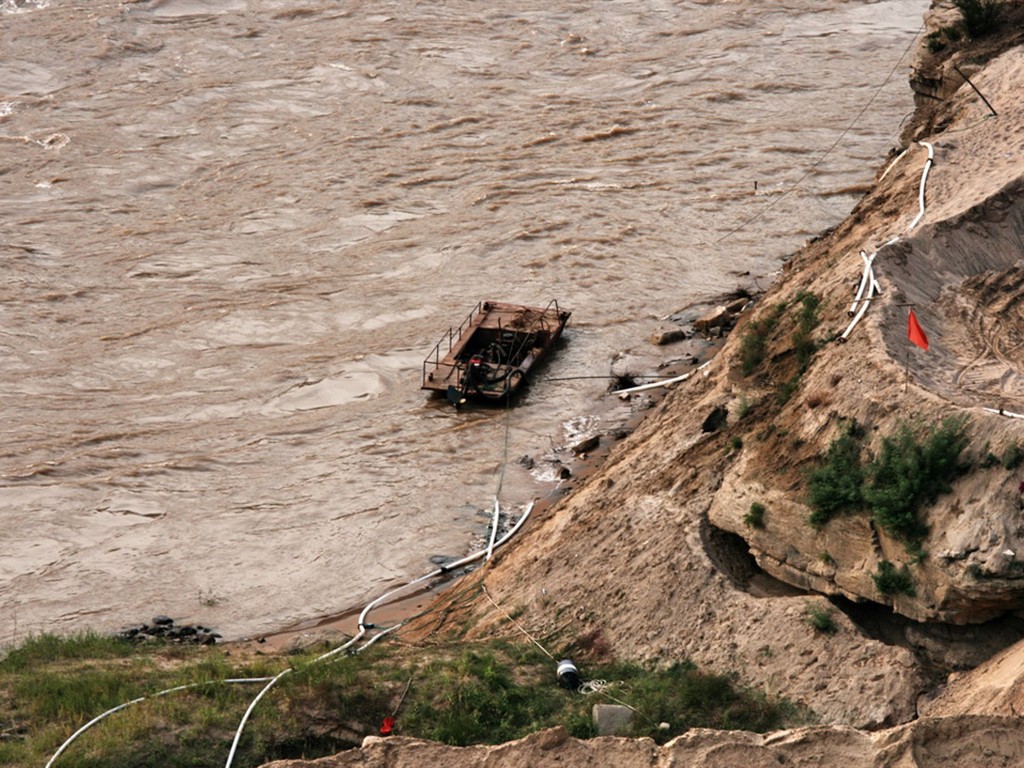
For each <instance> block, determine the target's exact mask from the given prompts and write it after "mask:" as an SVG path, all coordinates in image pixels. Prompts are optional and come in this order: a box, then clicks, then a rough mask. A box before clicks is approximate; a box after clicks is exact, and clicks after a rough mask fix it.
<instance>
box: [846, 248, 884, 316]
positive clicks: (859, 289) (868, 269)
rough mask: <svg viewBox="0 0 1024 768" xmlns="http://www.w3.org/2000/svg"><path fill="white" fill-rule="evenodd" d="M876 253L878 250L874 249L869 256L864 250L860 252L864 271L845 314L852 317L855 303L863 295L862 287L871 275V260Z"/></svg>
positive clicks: (854, 311) (854, 312) (866, 283)
mask: <svg viewBox="0 0 1024 768" xmlns="http://www.w3.org/2000/svg"><path fill="white" fill-rule="evenodd" d="M877 255H878V251H875V252H874V253H872V254H871V255H870V256H868V255H867V253H866V252H865V251H861V252H860V257H861V258H862V259H863V260H864V271H863V272H862V273H861V275H860V285H858V286H857V293H856V294H855V295H854V297H853V303H852V304H851V305H850V309H849V310H847V314H848V315H849V316H850V317H853V316H854V315H855V314H856V313H857V303H858V302H859V301H860V300H861V297H862V296H863V295H864V289H865V288H866V287H867V285H868V278H869V277H870V275H871V262H873V261H874V260H875V256H877Z"/></svg>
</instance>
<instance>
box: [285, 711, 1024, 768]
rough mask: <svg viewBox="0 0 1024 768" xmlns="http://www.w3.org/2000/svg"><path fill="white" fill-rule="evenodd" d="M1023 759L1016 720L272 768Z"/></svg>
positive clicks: (862, 766) (556, 742)
mask: <svg viewBox="0 0 1024 768" xmlns="http://www.w3.org/2000/svg"><path fill="white" fill-rule="evenodd" d="M1022 761H1024V722H1022V721H1021V720H1020V719H1019V718H1015V717H991V716H960V717H950V718H926V719H923V720H919V721H918V722H916V723H913V724H911V725H908V726H904V727H901V728H896V729H892V730H890V731H886V732H884V733H880V734H875V735H871V734H865V733H863V732H861V731H857V730H854V729H852V728H844V727H840V726H832V727H817V728H798V729H795V730H791V731H780V732H777V733H767V734H756V733H746V732H743V731H712V730H705V729H699V728H698V729H694V730H692V731H689V732H688V733H686V734H685V735H683V736H680V737H678V738H676V739H673V740H672V741H671V742H669V743H668V744H666V745H664V746H658V745H656V744H655V743H654V742H653V741H651V740H650V739H623V738H616V737H600V738H595V739H588V740H586V741H580V740H578V739H573V738H570V737H569V736H568V734H567V733H566V732H565V730H564V729H562V728H554V729H551V730H548V731H542V732H540V733H535V734H533V735H531V736H527V737H526V738H525V739H521V740H520V741H515V742H509V743H508V744H501V745H497V746H473V747H448V746H444V745H441V744H437V743H434V742H427V741H420V740H418V739H407V738H401V737H399V738H389V739H383V738H379V737H369V738H368V739H367V741H366V743H364V745H363V747H362V748H361V749H358V750H351V751H349V752H342V753H340V754H338V755H335V756H333V757H326V758H322V759H320V760H282V761H278V762H274V763H268V764H267V766H266V768H357V766H358V768H407V767H408V768H422V766H426V765H445V766H451V768H477V767H478V766H479V767H480V768H483V766H487V768H527V767H528V768H548V766H550V767H551V768H555V766H557V768H577V767H582V766H592V765H608V766H616V768H668V766H673V765H680V766H681V765H687V766H701V768H736V766H744V768H778V766H780V765H795V766H812V765H813V766H816V768H939V767H940V766H942V767H943V768H944V767H945V766H951V765H962V766H967V765H970V766H1011V765H1020V764H1021V762H1022Z"/></svg>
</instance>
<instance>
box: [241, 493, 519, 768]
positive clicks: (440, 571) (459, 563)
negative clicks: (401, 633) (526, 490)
mask: <svg viewBox="0 0 1024 768" xmlns="http://www.w3.org/2000/svg"><path fill="white" fill-rule="evenodd" d="M496 503H497V502H496ZM533 506H534V503H533V502H532V501H531V502H530V503H529V504H528V505H527V507H526V511H525V512H523V515H522V517H520V518H519V520H517V521H516V524H515V525H514V526H512V528H511V530H509V532H508V533H506V534H505V535H504V536H502V537H501V538H500V539H499V540H497V541H495V542H494V543H493V545H491V546H488V547H487V548H485V549H481V550H480V551H479V552H474V553H473V554H471V555H467V556H466V557H463V558H462V559H460V560H456V561H455V562H454V563H449V564H447V565H443V566H441V567H440V568H436V569H435V570H433V571H431V572H430V573H428V574H426V575H424V576H420V577H419V578H417V579H413V580H412V581H410V582H408V583H406V584H403V585H402V586H400V587H396V588H395V589H392V590H390V591H389V592H385V593H384V594H383V595H381V596H380V597H378V598H376V599H375V600H371V601H370V602H369V603H368V604H367V605H366V607H365V608H363V610H362V612H361V613H360V614H359V632H358V633H357V634H356V635H355V637H353V638H352V639H351V640H349V641H348V642H346V643H345V644H343V645H340V646H338V647H337V648H335V649H334V650H331V651H328V652H327V653H324V654H322V655H321V656H318V657H317V658H315V659H313V661H311V662H310V663H309V664H307V665H306V667H310V666H312V665H314V664H317V663H319V662H321V661H324V660H325V659H328V658H330V657H332V656H335V655H337V654H339V653H342V652H343V651H346V650H348V649H349V648H351V647H352V646H353V645H355V644H356V643H358V642H359V641H360V640H362V639H363V638H364V637H365V636H366V634H367V632H368V631H369V630H370V629H375V627H374V625H373V624H370V623H368V622H367V617H368V616H369V614H370V611H372V610H373V609H374V608H376V607H377V606H379V605H380V604H381V603H384V602H386V601H387V600H389V599H390V598H393V597H394V596H395V595H398V594H399V593H401V592H404V591H405V590H407V589H409V588H410V587H412V586H415V585H417V584H422V583H423V582H425V581H429V580H430V579H433V578H436V577H438V576H442V575H444V574H446V573H450V572H452V571H454V570H457V569H459V568H462V567H463V566H466V565H469V564H471V563H474V562H476V561H477V560H481V559H484V558H489V557H490V553H493V551H494V550H495V549H498V548H499V547H501V546H502V545H503V544H505V543H506V542H508V541H510V540H511V539H512V537H513V536H515V535H516V533H518V532H519V529H520V528H522V527H523V524H524V523H525V522H526V519H527V518H528V517H529V516H530V512H532V511H533ZM495 525H496V523H495ZM404 624H405V622H404V621H400V622H399V623H398V624H395V625H394V626H391V627H387V628H385V629H382V630H381V631H380V632H378V633H377V634H376V635H374V636H373V637H371V638H370V639H369V640H368V641H367V642H366V643H365V644H364V645H362V646H361V647H360V648H358V649H357V650H356V653H359V652H362V651H364V650H365V649H367V648H369V647H370V646H371V645H373V644H374V643H376V642H377V641H378V640H380V639H381V638H382V637H384V636H385V635H387V634H389V633H391V632H394V631H395V630H397V629H399V628H401V627H402V626H403V625H404ZM293 671H294V669H293V668H292V667H289V668H288V669H285V670H283V671H282V672H280V673H279V674H278V675H276V676H275V677H273V678H270V680H269V681H268V682H267V685H266V686H265V687H264V688H263V690H261V691H260V692H259V693H258V694H257V695H256V698H255V699H253V700H252V703H251V704H249V707H248V708H247V709H246V710H245V714H244V715H242V720H241V722H239V724H238V729H237V730H236V731H235V737H234V739H233V741H232V742H231V751H230V752H229V753H228V759H227V762H226V763H225V764H224V768H231V764H232V763H233V762H234V759H235V753H236V752H237V750H238V743H239V741H240V740H241V738H242V732H243V731H244V730H245V725H246V723H247V722H248V721H249V717H250V716H251V715H252V712H253V710H254V709H255V708H256V705H257V704H258V703H259V702H260V699H262V698H263V697H264V696H265V695H266V694H267V693H268V692H269V691H270V689H271V688H273V687H274V686H275V685H276V684H277V682H278V681H279V680H280V679H281V678H283V677H284V676H285V675H287V674H288V673H289V672H293Z"/></svg>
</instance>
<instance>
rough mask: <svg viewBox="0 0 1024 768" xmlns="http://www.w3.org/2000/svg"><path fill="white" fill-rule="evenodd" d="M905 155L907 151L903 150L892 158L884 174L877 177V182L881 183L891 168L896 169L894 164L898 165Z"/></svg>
mask: <svg viewBox="0 0 1024 768" xmlns="http://www.w3.org/2000/svg"><path fill="white" fill-rule="evenodd" d="M905 154H907V150H905V149H904V150H903V151H902V152H900V153H899V154H898V155H896V157H894V158H893V160H892V162H891V163H889V166H888V167H887V168H886V169H885V173H883V174H882V175H881V176H879V177H878V180H879V181H881V180H882V179H884V178H885V177H886V176H888V175H889V171H891V170H892V169H893V168H895V167H896V163H898V162H899V161H900V160H902V159H903V156H904V155H905Z"/></svg>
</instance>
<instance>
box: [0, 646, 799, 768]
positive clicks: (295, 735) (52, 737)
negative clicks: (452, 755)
mask: <svg viewBox="0 0 1024 768" xmlns="http://www.w3.org/2000/svg"><path fill="white" fill-rule="evenodd" d="M119 642H120V641H110V640H109V639H107V638H101V637H95V636H78V637H73V638H68V639H66V640H60V639H58V638H54V637H41V638H35V639H33V640H31V641H29V642H28V643H26V644H24V645H22V646H21V647H19V648H17V649H15V650H14V651H12V652H11V653H10V654H9V655H8V656H7V657H6V658H5V659H3V660H2V661H0V723H2V724H3V727H4V730H3V734H4V737H3V738H2V739H0V764H2V765H4V766H10V767H11V768H22V767H23V766H25V767H27V766H34V767H38V766H40V765H45V764H46V762H47V761H48V760H49V759H50V757H51V756H52V755H53V753H54V752H55V751H56V750H57V749H58V747H59V746H60V745H61V744H62V743H63V742H64V740H65V739H67V738H68V737H69V736H70V735H71V734H72V733H74V732H75V731H76V730H77V729H78V728H79V727H80V726H82V725H83V724H84V723H86V722H88V721H89V720H91V719H92V718H94V717H96V716H97V715H99V714H101V713H102V712H104V711H105V710H107V709H110V708H112V707H115V706H117V705H119V704H122V703H126V702H128V701H131V700H132V699H134V698H137V697H141V696H146V697H147V699H146V700H145V701H143V702H141V703H138V704H134V705H132V706H130V707H127V708H124V709H122V710H120V711H118V712H115V713H114V714H111V715H110V716H108V717H107V718H105V719H104V720H102V721H101V722H100V723H98V724H97V725H96V726H94V727H93V728H91V729H90V730H88V731H86V732H85V733H84V734H83V735H82V736H81V737H79V738H78V739H77V740H76V741H75V742H74V743H72V744H71V745H70V747H69V748H68V749H67V751H66V752H64V753H63V754H62V755H61V756H60V758H59V760H58V761H57V768H85V767H86V766H89V767H92V768H99V766H122V765H130V766H133V768H150V767H151V768H157V767H158V766H159V768H178V767H179V766H207V765H221V764H223V762H224V761H225V760H226V758H227V754H228V751H229V749H230V745H231V741H232V739H233V737H234V733H235V729H236V728H237V726H238V723H239V722H240V720H241V717H242V715H243V713H244V712H245V710H246V708H247V707H248V705H249V703H250V702H251V701H252V699H253V697H254V696H255V695H256V694H257V693H258V692H259V690H260V689H261V687H262V684H261V683H258V684H255V685H225V684H222V683H221V681H223V680H225V679H227V678H229V677H230V678H237V677H263V676H270V675H273V674H276V673H277V672H279V671H281V670H283V669H286V668H288V667H289V665H290V666H291V669H292V670H293V671H292V672H291V673H290V674H288V675H285V676H284V677H282V678H281V681H280V683H279V684H278V685H277V686H276V687H275V688H273V689H272V690H271V691H270V692H269V693H268V694H267V695H266V696H265V697H264V698H263V699H262V700H261V702H260V704H259V705H258V706H257V708H256V709H255V711H254V713H253V716H252V718H251V720H250V721H249V723H248V725H247V727H246V730H245V733H244V734H243V737H242V740H241V742H240V744H239V750H238V753H237V754H236V758H235V762H234V765H236V766H238V768H252V767H254V766H258V765H261V764H263V763H265V762H268V761H271V760H277V759H293V758H302V757H306V758H316V757H322V756H325V755H329V754H333V753H335V752H338V751H341V750H344V749H346V748H350V747H354V746H357V745H358V744H359V743H361V741H362V739H363V738H364V737H365V736H366V735H369V734H377V733H379V729H380V727H381V724H382V723H383V721H384V718H386V717H388V716H391V715H394V716H395V719H396V727H395V733H397V734H401V735H406V736H416V737H421V738H428V739H436V740H439V741H442V742H445V743H448V744H458V745H465V744H478V743H485V744H494V743H500V742H503V741H507V740H511V739H516V738H520V737H522V736H525V735H526V734H528V733H531V732H533V731H536V730H538V729H542V728H547V727H552V726H555V725H563V726H565V727H566V728H567V729H568V730H569V731H570V733H572V734H573V735H575V736H578V737H581V738H587V737H589V736H592V735H594V733H593V726H592V724H591V719H590V713H591V708H592V706H593V704H595V703H599V702H605V703H624V704H627V705H628V706H631V707H633V708H634V709H635V710H636V711H637V713H638V715H637V719H636V723H635V729H634V730H635V732H634V734H632V735H637V736H640V735H645V736H650V737H651V738H654V739H656V740H657V741H659V742H664V741H666V740H668V739H670V738H672V737H673V736H676V735H679V734H681V733H683V732H685V731H686V730H687V729H688V728H691V727H713V728H736V729H744V730H755V731H764V730H769V729H774V728H779V727H783V726H785V725H787V724H793V723H798V722H801V723H802V722H807V720H808V718H807V716H806V713H803V712H801V711H799V710H797V708H795V707H794V706H792V705H790V704H788V703H787V702H785V701H782V700H776V699H769V698H767V697H766V696H764V695H763V694H761V693H759V692H757V691H751V690H747V689H744V688H742V687H740V686H738V685H736V683H735V682H734V680H733V679H732V678H731V677H728V676H722V675H709V674H705V673H703V672H701V671H699V670H697V669H696V668H695V667H694V666H693V665H692V664H689V663H686V662H681V663H678V664H674V665H672V666H669V667H667V668H657V669H656V668H653V667H645V666H642V665H636V664H623V663H617V662H608V661H600V658H604V657H603V656H599V657H596V658H595V660H594V661H592V662H587V663H583V664H579V666H580V671H581V673H582V674H583V676H584V677H585V678H586V679H598V678H600V679H604V680H606V681H608V687H607V688H606V689H604V691H603V692H598V693H594V694H592V695H583V694H580V693H577V692H575V691H567V690H565V689H564V688H562V687H560V686H559V685H558V681H557V678H556V674H555V665H554V664H553V663H552V661H551V660H550V659H549V658H548V657H547V656H545V655H543V654H541V653H540V652H539V651H538V649H537V648H536V647H535V646H533V645H532V644H529V643H525V642H522V643H511V642H507V641H492V642H486V643H473V644H468V643H463V644H457V645H451V646H447V647H444V646H434V647H430V648H402V649H399V650H391V649H388V648H382V647H379V646H375V647H374V648H372V649H370V650H368V651H367V652H365V653H362V654H359V655H354V656H343V655H342V656H338V657H336V658H332V659H331V660H329V661H325V662H320V663H316V664H311V663H310V662H311V661H312V660H313V659H314V658H315V655H314V654H312V653H309V654H302V655H298V656H292V657H287V658H286V657H283V656H273V655H268V656H257V657H250V659H249V660H247V661H246V660H243V659H241V658H234V657H232V656H230V655H229V654H230V653H231V650H230V647H229V646H217V647H200V646H196V647H190V648H185V647H182V646H173V647H170V646H164V645H160V644H153V645H146V646H131V645H128V644H124V647H122V646H120V645H116V644H115V643H119ZM580 643H581V646H580V648H577V650H581V649H582V648H583V646H584V645H586V646H588V647H593V646H594V640H593V638H589V639H588V638H582V639H580ZM90 648H91V649H92V650H90ZM571 648H572V646H570V650H571ZM578 658H586V655H585V654H584V655H581V656H579V657H578ZM191 683H201V685H198V686H196V687H192V688H189V689H188V690H185V691H178V692H174V693H169V694H167V695H162V696H153V694H155V693H157V692H158V691H162V690H165V689H169V688H172V687H174V686H178V685H188V684H191ZM396 710H397V711H396ZM661 722H667V723H669V725H670V728H669V729H668V730H660V729H659V728H658V724H659V723H661Z"/></svg>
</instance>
